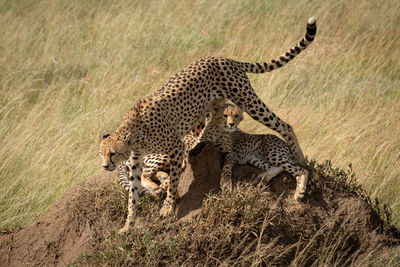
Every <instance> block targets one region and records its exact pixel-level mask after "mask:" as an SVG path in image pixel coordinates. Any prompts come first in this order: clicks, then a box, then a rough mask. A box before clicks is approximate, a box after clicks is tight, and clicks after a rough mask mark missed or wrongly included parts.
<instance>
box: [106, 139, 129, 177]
mask: <svg viewBox="0 0 400 267" xmlns="http://www.w3.org/2000/svg"><path fill="white" fill-rule="evenodd" d="M130 135H131V133H128V134H125V135H123V136H117V135H115V134H113V135H111V134H109V133H107V132H105V133H103V134H102V140H101V142H100V151H99V153H100V156H101V158H102V160H103V162H102V166H103V169H104V170H106V171H113V170H114V169H115V167H116V166H117V165H118V164H119V163H121V162H122V161H124V160H126V159H128V157H129V155H130V152H131V149H129V143H130V140H129V139H130Z"/></svg>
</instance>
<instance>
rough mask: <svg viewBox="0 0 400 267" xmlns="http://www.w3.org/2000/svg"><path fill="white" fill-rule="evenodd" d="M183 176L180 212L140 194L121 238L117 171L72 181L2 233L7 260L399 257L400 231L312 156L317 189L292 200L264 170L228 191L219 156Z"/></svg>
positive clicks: (238, 176)
mask: <svg viewBox="0 0 400 267" xmlns="http://www.w3.org/2000/svg"><path fill="white" fill-rule="evenodd" d="M189 163H190V165H188V167H187V168H186V170H185V172H184V173H183V175H182V177H181V180H180V184H179V188H178V191H179V195H180V197H181V198H180V200H179V201H178V203H177V208H176V217H177V218H168V219H165V220H161V219H160V218H159V215H158V211H159V209H160V207H161V205H162V202H161V201H155V200H152V199H150V198H148V197H144V198H142V199H140V201H139V204H138V209H137V220H136V223H135V227H134V229H132V231H131V232H130V233H129V234H128V235H126V236H119V235H118V234H117V231H118V229H119V227H122V225H123V223H124V219H125V216H126V209H127V207H126V201H127V200H126V193H125V192H123V191H122V189H120V188H119V187H118V185H116V184H115V181H116V180H117V179H116V177H115V176H116V174H115V173H111V174H110V173H108V174H102V175H98V176H93V177H91V178H89V179H87V180H86V181H84V182H82V183H81V184H79V185H77V186H74V187H73V188H71V189H70V190H69V191H68V192H67V193H66V194H65V195H64V196H63V197H61V198H60V199H59V200H58V201H57V203H56V204H55V205H54V206H53V208H52V209H51V210H50V211H49V212H48V213H47V214H46V215H45V216H43V218H41V219H40V220H39V221H38V222H37V223H35V224H33V225H31V226H28V227H25V228H23V229H18V230H14V231H12V232H8V233H2V234H1V236H0V255H1V256H0V257H1V259H0V265H1V266H30V265H32V266H46V265H67V264H72V263H78V264H82V265H112V266H118V265H158V264H167V263H171V262H173V263H174V264H178V265H190V266H192V265H204V264H207V265H228V264H233V265H242V266H249V265H251V264H254V265H289V264H293V265H295V266H297V265H299V266H304V265H312V264H314V265H328V266H330V265H335V264H336V265H340V266H346V265H367V264H386V263H394V262H393V260H395V257H393V256H391V255H392V253H393V251H395V249H398V248H399V247H398V244H399V241H400V239H399V234H398V231H397V229H396V228H393V227H391V225H390V221H389V222H388V221H387V220H386V221H385V220H382V218H381V216H380V215H378V214H377V213H376V212H375V211H374V209H373V208H371V202H370V201H369V199H368V197H367V196H366V195H365V194H364V193H363V191H362V190H361V189H360V188H359V187H357V186H356V185H354V184H353V185H350V184H349V183H348V182H346V181H345V180H346V179H347V178H349V177H348V174H346V173H345V172H343V171H340V170H337V169H333V168H331V166H327V165H317V164H315V162H311V163H310V164H309V169H310V180H309V190H308V193H307V195H306V198H305V200H304V201H303V202H301V203H300V202H297V201H295V200H294V199H293V194H294V190H295V187H296V184H295V180H294V179H293V178H292V177H290V175H288V174H285V173H284V174H282V175H279V176H278V177H276V178H275V179H273V180H272V181H271V183H270V184H269V185H263V184H258V185H256V186H253V185H252V183H253V182H254V181H253V178H252V177H255V176H256V175H257V174H259V173H260V171H259V170H258V169H256V168H253V167H248V166H236V167H235V168H234V185H235V189H234V190H233V192H231V193H228V192H220V188H219V176H220V172H221V157H220V154H219V153H218V152H217V151H216V150H215V149H214V147H213V146H212V145H210V144H209V143H206V144H202V145H201V146H199V147H197V149H196V150H194V151H192V153H191V155H190V161H189ZM177 219H178V220H177Z"/></svg>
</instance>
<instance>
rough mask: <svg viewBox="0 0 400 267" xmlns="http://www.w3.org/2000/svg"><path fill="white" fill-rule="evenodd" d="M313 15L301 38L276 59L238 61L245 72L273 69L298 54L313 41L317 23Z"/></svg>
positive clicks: (260, 71) (262, 71)
mask: <svg viewBox="0 0 400 267" xmlns="http://www.w3.org/2000/svg"><path fill="white" fill-rule="evenodd" d="M316 21H317V20H316V19H315V17H311V18H309V19H308V21H307V31H306V34H305V36H304V37H303V39H301V41H300V42H298V43H297V44H296V45H295V46H294V47H292V48H291V49H289V50H287V51H286V52H285V53H284V54H283V55H281V56H280V57H278V58H276V59H272V60H271V61H267V62H260V63H248V62H238V63H239V64H240V65H241V66H240V67H241V69H243V70H244V71H246V72H250V73H264V72H269V71H273V70H274V69H277V68H280V67H282V66H284V65H286V63H288V62H289V61H291V60H292V59H293V58H294V57H295V56H297V55H298V54H300V53H301V52H302V51H303V50H304V49H306V48H307V47H308V46H309V45H310V44H311V43H312V41H314V37H315V34H316V33H317V24H316Z"/></svg>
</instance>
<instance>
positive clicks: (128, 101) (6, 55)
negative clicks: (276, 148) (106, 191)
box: [0, 0, 400, 228]
mask: <svg viewBox="0 0 400 267" xmlns="http://www.w3.org/2000/svg"><path fill="white" fill-rule="evenodd" d="M399 11H400V3H399V2H398V1H394V0H389V1H384V2H382V1H378V0H375V1H374V0H363V1H326V2H324V3H321V2H320V1H306V0H300V1H263V0H253V1H238V0H229V1H221V2H213V1H94V0H93V1H77V0H75V1H66V0H57V1H26V0H25V1H24V0H20V1H5V0H3V1H0V24H1V25H2V27H0V48H1V49H0V135H1V136H2V138H1V141H0V155H1V157H2V160H1V161H0V228H13V227H17V226H25V225H27V224H29V223H32V222H33V221H34V220H35V219H36V218H37V217H38V216H40V215H42V214H44V213H45V212H46V211H47V210H48V209H49V207H50V206H51V205H52V204H53V203H54V201H55V200H56V199H57V198H58V197H60V196H61V194H62V193H63V192H65V190H67V189H68V188H69V187H70V186H71V185H72V184H75V183H77V182H79V181H81V180H83V179H85V178H86V177H88V176H90V175H93V174H96V173H100V172H101V169H100V159H99V157H98V154H97V150H98V142H99V134H100V133H101V131H103V130H112V129H113V128H114V127H116V126H117V125H118V123H119V122H120V120H121V118H122V116H123V115H124V114H125V113H126V112H127V111H128V110H129V108H130V107H131V106H132V104H133V103H134V102H135V101H136V100H137V99H139V98H141V97H143V96H145V95H147V94H149V93H150V92H151V91H152V90H154V89H156V88H157V87H158V86H160V85H161V84H162V83H163V82H164V81H165V80H167V79H168V77H169V76H171V75H173V74H174V73H175V72H177V71H179V70H180V69H182V68H183V67H185V66H186V65H187V64H189V63H191V62H193V61H194V60H196V59H197V58H199V57H202V56H207V55H214V56H225V57H231V58H234V59H239V60H242V61H261V60H267V59H271V58H273V57H276V56H278V55H280V53H282V52H283V51H285V50H286V49H287V48H289V47H291V46H292V45H293V44H294V43H295V42H296V41H298V40H299V39H300V38H301V37H302V35H303V34H304V31H305V24H306V21H307V18H308V17H310V16H311V15H315V16H316V17H317V19H318V21H317V23H318V26H319V29H318V33H317V37H316V40H315V42H314V43H313V44H312V46H311V47H310V48H309V49H307V50H306V51H305V52H304V53H303V54H301V55H300V56H299V57H298V58H296V59H295V60H294V61H293V62H291V63H290V64H288V65H287V66H285V67H284V68H282V69H280V70H276V71H274V72H272V73H269V74H263V75H251V76H250V79H251V80H252V83H253V86H254V87H255V89H256V91H257V92H258V94H259V95H260V96H261V98H262V99H264V101H265V102H266V103H267V105H269V106H270V108H272V110H273V111H274V112H275V113H277V114H278V115H279V116H280V117H281V118H283V119H284V120H285V121H287V122H289V123H290V124H292V126H293V127H294V129H295V131H296V133H297V136H298V138H299V141H300V144H301V147H302V148H303V150H304V153H305V154H306V155H307V156H308V157H309V158H315V159H317V160H318V161H324V160H325V159H330V160H332V162H333V163H334V165H336V166H340V167H345V166H347V165H348V164H349V163H352V164H353V167H354V171H355V173H356V174H357V178H358V181H359V182H360V183H362V184H363V185H364V186H365V188H367V189H368V191H369V193H370V194H371V196H372V197H378V198H379V199H380V201H381V202H382V203H386V204H388V205H389V206H390V207H392V209H393V211H394V218H393V219H394V221H395V222H396V224H397V225H398V226H400V216H399V215H398V214H400V206H399V204H398V203H400V166H399V164H398V162H400V146H399V144H400V135H399V134H398V131H399V125H400V106H399V105H398V103H399V101H400V65H399V64H398V59H399V58H400V49H398V44H399V43H400V15H399V14H400V13H399ZM244 128H245V129H247V130H249V131H253V132H265V131H266V129H265V128H264V127H262V126H260V125H258V124H255V123H254V122H253V121H251V120H249V119H247V120H246V122H245V123H244Z"/></svg>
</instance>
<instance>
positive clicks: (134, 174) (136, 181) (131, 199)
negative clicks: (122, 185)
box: [118, 154, 143, 234]
mask: <svg viewBox="0 0 400 267" xmlns="http://www.w3.org/2000/svg"><path fill="white" fill-rule="evenodd" d="M132 158H134V160H135V163H133V164H132V162H130V161H129V160H128V161H127V163H128V169H129V183H130V188H129V196H128V215H127V217H126V221H125V225H124V227H122V228H121V229H120V230H119V231H118V233H119V234H124V233H126V232H128V231H129V228H130V227H131V226H132V225H133V224H134V222H135V217H136V203H137V201H138V198H139V189H140V188H141V179H140V177H141V174H142V168H143V158H142V157H141V156H140V155H139V154H135V155H133V156H132Z"/></svg>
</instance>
